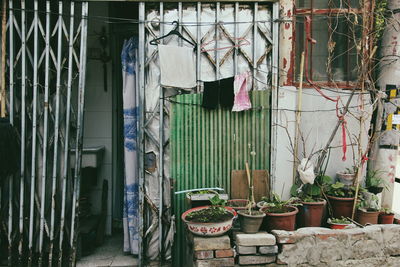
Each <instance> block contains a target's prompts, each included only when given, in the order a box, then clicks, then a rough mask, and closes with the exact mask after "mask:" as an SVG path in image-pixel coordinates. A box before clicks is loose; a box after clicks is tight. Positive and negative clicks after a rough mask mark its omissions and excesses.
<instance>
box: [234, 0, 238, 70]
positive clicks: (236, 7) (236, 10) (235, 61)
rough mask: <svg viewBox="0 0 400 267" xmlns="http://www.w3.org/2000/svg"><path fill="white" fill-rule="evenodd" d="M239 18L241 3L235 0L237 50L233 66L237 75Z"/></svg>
mask: <svg viewBox="0 0 400 267" xmlns="http://www.w3.org/2000/svg"><path fill="white" fill-rule="evenodd" d="M238 20H239V3H238V2H235V23H234V25H233V27H234V35H235V48H234V49H235V52H234V54H233V68H234V73H235V75H236V74H237V72H238V54H239V49H238V41H237V38H238V36H239V25H238V24H237V21H238Z"/></svg>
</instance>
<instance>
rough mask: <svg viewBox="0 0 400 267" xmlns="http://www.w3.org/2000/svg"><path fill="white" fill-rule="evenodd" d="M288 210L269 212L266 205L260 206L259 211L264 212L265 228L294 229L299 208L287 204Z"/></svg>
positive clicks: (269, 230) (269, 229) (268, 229)
mask: <svg viewBox="0 0 400 267" xmlns="http://www.w3.org/2000/svg"><path fill="white" fill-rule="evenodd" d="M288 208H289V212H285V213H270V212H268V207H262V208H261V211H262V212H265V214H266V216H265V220H266V228H267V229H266V230H267V231H268V232H271V231H272V230H285V231H294V229H295V225H296V214H297V213H298V212H299V210H298V209H297V208H296V207H294V206H289V207H288Z"/></svg>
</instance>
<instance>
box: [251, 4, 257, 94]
mask: <svg viewBox="0 0 400 267" xmlns="http://www.w3.org/2000/svg"><path fill="white" fill-rule="evenodd" d="M257 15H258V3H257V2H255V3H254V11H253V47H252V50H253V79H252V80H253V90H257V82H256V79H255V77H256V69H257V56H256V47H257V46H256V45H257V43H256V42H257Z"/></svg>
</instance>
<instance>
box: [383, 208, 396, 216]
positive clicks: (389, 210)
mask: <svg viewBox="0 0 400 267" xmlns="http://www.w3.org/2000/svg"><path fill="white" fill-rule="evenodd" d="M381 212H383V213H385V214H388V215H389V214H393V211H392V210H391V209H389V208H382V209H381Z"/></svg>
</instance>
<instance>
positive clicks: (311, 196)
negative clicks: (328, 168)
mask: <svg viewBox="0 0 400 267" xmlns="http://www.w3.org/2000/svg"><path fill="white" fill-rule="evenodd" d="M330 183H332V178H331V177H330V176H328V175H318V176H317V177H316V178H315V180H314V184H304V185H302V186H299V185H297V184H294V185H293V186H292V188H291V189H290V194H291V195H292V196H293V197H298V198H300V199H301V200H302V201H304V202H315V201H317V200H318V199H321V198H323V192H325V191H326V188H327V187H328V185H329V184H330Z"/></svg>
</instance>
